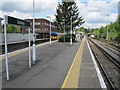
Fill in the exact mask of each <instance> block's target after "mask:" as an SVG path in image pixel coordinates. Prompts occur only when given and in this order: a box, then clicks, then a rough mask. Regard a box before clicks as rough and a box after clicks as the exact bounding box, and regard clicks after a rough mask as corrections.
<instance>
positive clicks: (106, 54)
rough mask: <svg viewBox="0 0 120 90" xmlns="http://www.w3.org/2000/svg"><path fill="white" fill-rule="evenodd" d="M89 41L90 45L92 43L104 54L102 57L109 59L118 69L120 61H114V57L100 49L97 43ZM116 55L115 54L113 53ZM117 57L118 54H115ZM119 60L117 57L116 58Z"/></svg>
mask: <svg viewBox="0 0 120 90" xmlns="http://www.w3.org/2000/svg"><path fill="white" fill-rule="evenodd" d="M89 41H91V42H92V43H94V45H95V46H96V47H97V48H98V49H99V50H100V51H101V52H102V53H104V55H105V56H106V57H107V58H109V60H110V61H112V62H113V63H114V64H115V65H116V66H117V67H118V68H120V61H119V60H118V59H116V58H115V57H113V56H112V55H110V54H109V53H108V52H106V51H105V50H104V49H102V48H101V47H100V46H99V45H98V44H97V43H95V42H94V41H92V40H91V39H89ZM115 54H116V53H115ZM117 55H118V54H117ZM118 58H119V56H118Z"/></svg>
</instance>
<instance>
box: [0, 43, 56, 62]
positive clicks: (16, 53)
mask: <svg viewBox="0 0 120 90" xmlns="http://www.w3.org/2000/svg"><path fill="white" fill-rule="evenodd" d="M53 42H55V41H53ZM46 44H49V42H47V43H43V44H39V45H36V47H41V46H44V45H46ZM31 49H32V48H31ZM28 50H29V48H27V49H25V50H21V51H19V52H15V53H11V54H9V55H8V58H10V57H13V56H16V55H19V54H21V53H24V52H27V51H28ZM4 59H5V56H2V57H0V60H4Z"/></svg>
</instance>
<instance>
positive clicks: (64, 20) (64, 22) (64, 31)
mask: <svg viewBox="0 0 120 90" xmlns="http://www.w3.org/2000/svg"><path fill="white" fill-rule="evenodd" d="M63 23H64V43H65V19H64V20H63Z"/></svg>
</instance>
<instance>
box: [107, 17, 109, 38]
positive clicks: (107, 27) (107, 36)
mask: <svg viewBox="0 0 120 90" xmlns="http://www.w3.org/2000/svg"><path fill="white" fill-rule="evenodd" d="M108 17H109V15H107V19H108ZM108 37H109V35H108V26H107V37H106V40H108Z"/></svg>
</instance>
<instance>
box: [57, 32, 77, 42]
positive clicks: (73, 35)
mask: <svg viewBox="0 0 120 90" xmlns="http://www.w3.org/2000/svg"><path fill="white" fill-rule="evenodd" d="M70 36H71V35H70V34H67V35H65V42H70ZM75 37H76V36H75V34H72V41H73V42H76V41H75ZM59 42H64V36H62V37H59Z"/></svg>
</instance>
